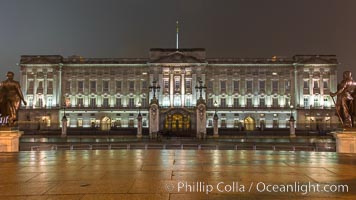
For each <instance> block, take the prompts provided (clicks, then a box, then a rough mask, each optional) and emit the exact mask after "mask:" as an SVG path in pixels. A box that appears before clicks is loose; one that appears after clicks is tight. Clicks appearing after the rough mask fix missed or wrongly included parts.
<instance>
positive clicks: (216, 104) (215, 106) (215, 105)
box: [214, 100, 218, 115]
mask: <svg viewBox="0 0 356 200" xmlns="http://www.w3.org/2000/svg"><path fill="white" fill-rule="evenodd" d="M217 107H218V102H216V100H215V101H214V108H215V115H216V114H217V113H216V108H217Z"/></svg>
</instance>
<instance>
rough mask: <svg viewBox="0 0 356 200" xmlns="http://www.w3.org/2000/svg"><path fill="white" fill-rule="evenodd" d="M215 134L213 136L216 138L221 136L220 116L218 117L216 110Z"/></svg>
mask: <svg viewBox="0 0 356 200" xmlns="http://www.w3.org/2000/svg"><path fill="white" fill-rule="evenodd" d="M213 119H214V135H213V137H214V138H218V137H219V128H218V120H219V117H218V114H217V113H216V112H215V114H214V118H213Z"/></svg>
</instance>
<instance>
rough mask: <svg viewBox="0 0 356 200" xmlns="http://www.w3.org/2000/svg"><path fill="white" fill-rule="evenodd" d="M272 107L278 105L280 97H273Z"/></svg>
mask: <svg viewBox="0 0 356 200" xmlns="http://www.w3.org/2000/svg"><path fill="white" fill-rule="evenodd" d="M272 107H275V108H276V107H278V98H273V99H272Z"/></svg>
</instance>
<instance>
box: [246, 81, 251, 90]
mask: <svg viewBox="0 0 356 200" xmlns="http://www.w3.org/2000/svg"><path fill="white" fill-rule="evenodd" d="M246 89H247V92H252V81H251V80H249V81H246Z"/></svg>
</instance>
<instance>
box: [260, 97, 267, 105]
mask: <svg viewBox="0 0 356 200" xmlns="http://www.w3.org/2000/svg"><path fill="white" fill-rule="evenodd" d="M265 106H266V103H265V99H264V98H261V99H260V107H265Z"/></svg>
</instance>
